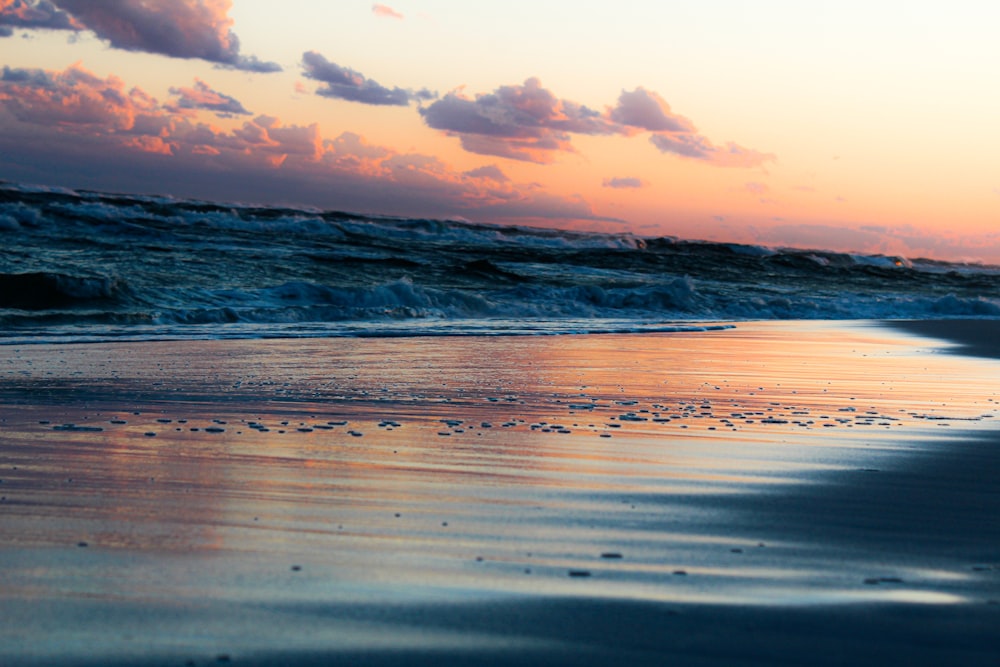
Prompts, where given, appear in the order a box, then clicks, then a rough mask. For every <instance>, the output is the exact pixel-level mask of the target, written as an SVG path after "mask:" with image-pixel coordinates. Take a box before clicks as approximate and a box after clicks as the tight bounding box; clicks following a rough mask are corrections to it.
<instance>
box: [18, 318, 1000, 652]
mask: <svg viewBox="0 0 1000 667" xmlns="http://www.w3.org/2000/svg"><path fill="white" fill-rule="evenodd" d="M996 330H997V325H996V323H992V322H990V323H984V322H962V323H934V324H926V323H912V324H910V323H904V324H894V325H893V326H884V325H880V324H878V323H869V322H854V323H811V322H786V323H761V324H754V323H748V324H740V325H739V326H738V327H736V328H735V329H731V330H726V331H713V332H705V333H690V334H665V335H643V336H568V337H558V338H548V337H544V338H495V339H492V338H432V339H391V340H379V339H366V340H359V339H339V340H305V341H302V340H300V341H188V342H160V343H152V342H151V343H127V344H115V345H81V346H72V345H67V346H59V347H53V346H19V347H0V420H2V421H0V497H2V500H0V534H2V535H3V538H4V539H3V541H2V543H0V573H2V574H0V576H2V578H3V579H2V583H3V585H2V587H0V617H2V618H3V621H4V622H3V623H0V664H4V665H11V666H20V665H52V664H55V665H187V664H193V665H208V664H220V663H232V664H246V665H288V664H293V665H295V664H301V665H313V664H315V665H320V664H324V665H325V664H345V665H395V664H414V665H423V664H427V665H430V664H435V665H464V664H469V665H473V664H475V665H506V664H511V665H513V664H546V665H588V664H594V665H596V664H607V663H608V662H609V661H613V663H614V664H649V665H660V664H682V665H732V664H788V665H797V664H801V665H806V664H808V665H842V664H862V665H885V664H926V665H940V664H961V665H996V664H998V662H1000V636H998V633H997V628H998V627H1000V521H997V519H996V517H998V516H1000V493H998V492H997V490H996V489H997V487H996V482H997V480H998V479H1000V436H998V426H1000V413H997V412H996V410H997V404H996V403H997V401H1000V382H998V380H997V378H1000V361H997V360H994V359H985V358H977V357H972V356H966V355H963V354H941V352H945V351H948V352H951V351H962V352H966V353H973V352H974V353H976V354H979V355H983V356H994V357H996V356H997V355H996V350H995V347H994V346H995V343H994V342H993V341H995V340H997V339H996V338H995V337H993V336H992V334H991V333H989V332H996ZM984 332H985V333H984ZM932 335H933V336H935V337H937V338H940V339H947V340H951V341H953V342H956V343H960V344H962V345H965V346H966V347H964V348H955V347H953V346H951V347H949V346H948V345H947V344H946V343H942V342H939V341H937V340H935V339H934V338H928V337H927V336H932ZM970 345H971V346H973V347H970ZM987 351H990V353H989V355H987Z"/></svg>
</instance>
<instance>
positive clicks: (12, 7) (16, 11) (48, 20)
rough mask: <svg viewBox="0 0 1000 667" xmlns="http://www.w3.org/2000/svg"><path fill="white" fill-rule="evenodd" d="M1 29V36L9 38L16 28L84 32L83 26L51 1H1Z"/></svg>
mask: <svg viewBox="0 0 1000 667" xmlns="http://www.w3.org/2000/svg"><path fill="white" fill-rule="evenodd" d="M0 28H2V32H0V34H2V35H3V36H4V37H9V36H11V35H12V34H14V28H27V29H35V30H37V29H47V30H82V29H83V26H82V25H80V23H79V22H77V21H76V20H74V19H73V17H72V16H70V15H69V14H67V13H66V12H64V11H62V10H60V9H59V8H58V7H56V6H55V5H54V4H53V3H52V2H49V0H37V1H35V2H29V1H28V0H0Z"/></svg>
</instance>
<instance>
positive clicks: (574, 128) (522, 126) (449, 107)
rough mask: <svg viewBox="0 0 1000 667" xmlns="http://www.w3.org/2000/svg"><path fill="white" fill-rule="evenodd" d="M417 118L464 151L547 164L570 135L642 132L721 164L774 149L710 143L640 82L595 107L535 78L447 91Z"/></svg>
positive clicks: (738, 163)
mask: <svg viewBox="0 0 1000 667" xmlns="http://www.w3.org/2000/svg"><path fill="white" fill-rule="evenodd" d="M420 114H421V115H422V116H423V118H424V122H425V123H426V124H427V125H428V126H429V127H432V128H434V129H437V130H441V131H443V132H445V133H447V134H448V135H449V136H454V137H458V139H459V140H460V142H461V144H462V147H463V148H464V149H465V150H467V151H469V152H470V153H479V154H482V155H495V156H498V157H503V158H508V159H512V160H522V161H526V162H536V163H542V164H545V163H550V162H553V161H554V160H555V158H556V155H557V154H558V153H560V152H565V153H572V152H575V149H574V148H573V145H572V137H573V135H574V134H580V135H589V136H598V135H620V136H633V135H636V134H639V133H642V132H650V133H652V136H651V137H650V141H651V142H652V144H653V145H654V146H655V147H656V148H657V149H659V150H660V151H661V152H663V153H671V154H674V155H677V156H679V157H685V158H690V159H693V160H698V161H700V162H704V163H707V164H711V165H714V166H722V167H754V166H759V165H760V164H762V163H763V162H766V161H768V160H773V159H774V156H773V155H771V154H767V153H761V152H759V151H755V150H752V149H748V148H743V147H742V146H739V145H737V144H735V143H732V142H730V143H727V144H726V145H725V146H723V147H719V146H715V145H714V144H713V143H712V142H711V141H710V140H709V139H708V138H707V137H705V136H703V135H700V134H698V133H697V131H696V129H695V126H694V124H693V123H692V122H691V121H689V120H688V119H687V118H684V117H683V116H678V115H677V114H675V113H674V112H673V111H672V110H671V109H670V106H669V105H668V104H667V103H666V101H664V100H663V98H662V97H660V96H659V95H657V94H656V93H654V92H651V91H647V90H645V89H644V88H641V87H640V88H636V89H635V90H633V91H622V93H621V95H620V96H619V97H618V102H617V103H616V104H615V106H613V107H609V108H607V109H605V110H604V111H603V112H602V111H596V110H594V109H590V108H588V107H586V106H583V105H581V104H577V103H576V102H572V101H569V100H565V99H560V98H559V97H557V96H556V95H555V94H554V93H552V92H551V91H549V90H548V89H546V88H544V87H543V86H542V84H541V82H540V81H539V80H538V79H536V78H531V79H528V80H526V81H525V82H524V83H523V84H522V85H512V86H501V87H500V88H497V89H496V90H495V91H493V92H492V93H486V94H480V95H476V97H475V98H469V97H466V96H464V95H463V94H462V93H461V92H460V91H455V92H451V93H448V94H447V95H445V96H444V97H442V98H441V99H439V100H437V101H436V102H434V103H433V104H430V105H429V106H427V107H426V108H422V109H420Z"/></svg>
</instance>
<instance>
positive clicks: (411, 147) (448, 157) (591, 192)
mask: <svg viewBox="0 0 1000 667" xmlns="http://www.w3.org/2000/svg"><path fill="white" fill-rule="evenodd" d="M997 25H1000V3H993V2H982V1H981V0H953V1H951V2H929V1H923V0H909V1H908V2H906V3H902V2H872V1H871V0H864V1H856V0H838V1H835V2H834V1H829V2H828V1H826V0H817V1H816V2H801V1H794V0H697V1H695V0H674V1H669V0H648V1H647V0H617V1H615V2H603V1H598V0H576V1H575V2H570V1H568V0H541V1H540V0H532V1H530V2H529V1H527V0H507V1H506V2H503V3H497V2H462V1H459V0H390V2H389V3H388V4H382V3H374V4H373V3H371V2H365V1H354V0H337V1H336V2H329V1H327V0H282V2H280V3H276V2H273V1H270V0H101V1H100V2H98V1H95V0H0V67H2V70H0V179H5V180H12V181H19V182H23V183H31V184H40V185H52V186H65V187H74V188H90V189H97V190H104V191H112V192H133V193H149V194H168V195H173V196H178V197H194V198H201V199H209V200H216V201H236V202H244V203H262V204H288V205H297V206H311V207H319V208H323V209H336V210H343V211H350V212H358V213H370V214H383V215H401V216H411V217H436V218H452V219H465V220H470V221H475V222H490V223H500V224H517V225H526V226H544V227H563V228H572V229H583V230H594V231H603V232H614V233H619V232H630V233H634V234H637V235H642V236H675V237H679V238H683V239H697V240H711V241H721V242H735V243H750V244H760V245H767V246H772V247H805V248H818V249H829V250H841V251H850V252H864V253H881V254H890V255H904V256H907V257H914V258H915V257H929V258H934V259H945V260H952V261H979V262H988V263H997V264H1000V122H997V119H1000V86H997V85H996V81H997V76H998V67H1000V40H998V39H996V36H995V31H996V26H997Z"/></svg>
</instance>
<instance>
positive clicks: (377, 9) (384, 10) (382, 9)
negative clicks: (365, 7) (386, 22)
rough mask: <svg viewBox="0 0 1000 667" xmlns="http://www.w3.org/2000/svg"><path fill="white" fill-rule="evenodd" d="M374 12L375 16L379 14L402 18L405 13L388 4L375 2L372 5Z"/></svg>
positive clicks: (384, 16) (391, 17)
mask: <svg viewBox="0 0 1000 667" xmlns="http://www.w3.org/2000/svg"><path fill="white" fill-rule="evenodd" d="M372 13H373V14H375V16H379V17H382V18H387V19H402V18H403V15H402V14H400V13H399V12H397V11H396V10H395V9H393V8H392V7H389V6H387V5H380V4H374V5H372Z"/></svg>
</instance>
